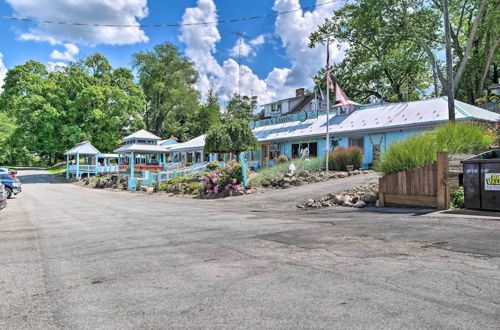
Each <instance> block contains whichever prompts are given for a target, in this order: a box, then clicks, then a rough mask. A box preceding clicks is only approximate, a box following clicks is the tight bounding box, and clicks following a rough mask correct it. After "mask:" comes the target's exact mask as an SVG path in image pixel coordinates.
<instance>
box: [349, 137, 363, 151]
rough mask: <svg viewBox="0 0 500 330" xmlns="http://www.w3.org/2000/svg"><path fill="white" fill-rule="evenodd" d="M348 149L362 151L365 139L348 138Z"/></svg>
mask: <svg viewBox="0 0 500 330" xmlns="http://www.w3.org/2000/svg"><path fill="white" fill-rule="evenodd" d="M349 147H358V148H361V149H363V150H364V148H365V139H364V138H363V137H352V138H349Z"/></svg>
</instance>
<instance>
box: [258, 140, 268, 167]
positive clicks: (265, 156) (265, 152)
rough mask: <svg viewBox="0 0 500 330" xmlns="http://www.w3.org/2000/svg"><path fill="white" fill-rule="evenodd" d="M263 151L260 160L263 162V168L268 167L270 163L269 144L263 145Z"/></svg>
mask: <svg viewBox="0 0 500 330" xmlns="http://www.w3.org/2000/svg"><path fill="white" fill-rule="evenodd" d="M261 149H262V152H261V153H260V155H261V156H260V161H261V164H262V166H261V167H262V168H267V167H268V164H269V144H262V145H261Z"/></svg>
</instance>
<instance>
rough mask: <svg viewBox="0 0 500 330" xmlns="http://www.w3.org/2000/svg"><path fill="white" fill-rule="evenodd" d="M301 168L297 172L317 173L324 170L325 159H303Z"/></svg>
mask: <svg viewBox="0 0 500 330" xmlns="http://www.w3.org/2000/svg"><path fill="white" fill-rule="evenodd" d="M301 167H302V168H300V169H298V170H299V171H300V170H302V171H304V170H306V171H309V172H319V171H323V170H324V169H325V167H326V166H325V158H308V159H305V160H304V162H303V163H302V166H301Z"/></svg>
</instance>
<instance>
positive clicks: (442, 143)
mask: <svg viewBox="0 0 500 330" xmlns="http://www.w3.org/2000/svg"><path fill="white" fill-rule="evenodd" d="M435 135H436V144H437V148H436V150H437V151H447V152H451V153H466V154H472V153H476V152H477V150H478V149H484V148H488V147H491V146H492V145H493V144H494V143H495V142H496V140H497V136H496V135H495V133H494V132H493V131H491V130H489V129H488V128H487V127H486V126H483V125H478V124H471V123H457V124H448V125H442V126H439V127H438V128H437V129H436V130H435Z"/></svg>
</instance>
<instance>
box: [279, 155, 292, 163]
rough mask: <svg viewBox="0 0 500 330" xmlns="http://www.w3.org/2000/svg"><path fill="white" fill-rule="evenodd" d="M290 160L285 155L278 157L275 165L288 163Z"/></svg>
mask: <svg viewBox="0 0 500 330" xmlns="http://www.w3.org/2000/svg"><path fill="white" fill-rule="evenodd" d="M289 161H290V160H289V159H288V157H287V156H285V155H280V156H279V157H278V159H276V164H281V163H288V162H289Z"/></svg>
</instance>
